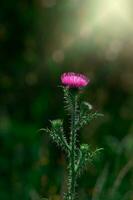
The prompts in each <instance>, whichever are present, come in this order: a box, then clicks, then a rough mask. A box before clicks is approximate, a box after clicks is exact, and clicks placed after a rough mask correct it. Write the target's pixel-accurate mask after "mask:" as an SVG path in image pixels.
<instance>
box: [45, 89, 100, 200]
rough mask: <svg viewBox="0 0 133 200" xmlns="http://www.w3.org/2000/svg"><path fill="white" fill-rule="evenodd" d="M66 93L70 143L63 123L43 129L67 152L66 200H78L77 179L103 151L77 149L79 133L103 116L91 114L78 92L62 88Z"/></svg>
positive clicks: (88, 106)
mask: <svg viewBox="0 0 133 200" xmlns="http://www.w3.org/2000/svg"><path fill="white" fill-rule="evenodd" d="M62 88H63V92H64V101H65V109H66V110H67V111H68V114H69V115H70V121H71V127H70V139H69V141H70V142H69V143H68V142H67V139H66V137H65V134H64V130H63V121H62V120H59V119H58V120H53V121H51V129H48V128H47V129H41V130H44V131H45V132H47V133H48V134H49V135H50V137H51V138H52V140H53V141H54V142H55V143H56V144H57V145H58V146H59V147H61V149H62V150H65V152H66V153H67V156H68V161H69V163H68V181H67V186H68V191H67V192H66V193H65V195H64V199H65V200H75V199H76V191H75V189H76V186H77V178H78V177H79V176H80V175H81V174H82V172H83V171H84V170H85V169H86V167H87V164H88V163H89V162H92V161H93V160H94V158H95V157H96V156H97V154H98V152H100V151H101V150H102V149H96V150H95V151H94V152H93V151H91V150H90V146H89V145H88V144H82V145H80V148H78V147H77V131H78V130H79V129H80V128H82V127H83V126H84V125H86V124H88V123H89V122H90V121H92V120H93V119H95V118H97V117H100V116H103V115H102V114H100V113H97V112H90V110H91V106H90V104H88V103H87V102H81V103H80V102H79V94H78V90H77V91H76V90H75V89H70V88H67V87H62Z"/></svg>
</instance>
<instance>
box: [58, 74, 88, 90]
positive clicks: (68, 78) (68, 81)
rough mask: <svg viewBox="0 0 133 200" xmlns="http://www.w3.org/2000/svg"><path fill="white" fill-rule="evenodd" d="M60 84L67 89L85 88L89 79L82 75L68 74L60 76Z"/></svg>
mask: <svg viewBox="0 0 133 200" xmlns="http://www.w3.org/2000/svg"><path fill="white" fill-rule="evenodd" d="M61 82H62V84H63V85H66V86H69V87H74V88H80V87H85V86H87V85H88V83H89V79H88V78H87V77H86V76H85V75H83V74H78V73H74V72H68V73H64V74H62V76H61Z"/></svg>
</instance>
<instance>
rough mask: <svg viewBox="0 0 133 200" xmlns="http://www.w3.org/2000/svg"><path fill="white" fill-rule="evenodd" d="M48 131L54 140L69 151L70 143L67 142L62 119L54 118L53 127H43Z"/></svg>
mask: <svg viewBox="0 0 133 200" xmlns="http://www.w3.org/2000/svg"><path fill="white" fill-rule="evenodd" d="M41 130H43V131H45V132H46V133H49V135H50V137H51V138H52V140H53V141H54V142H55V143H56V144H57V145H58V146H59V147H61V148H62V149H63V150H65V151H66V152H67V153H69V149H70V148H69V145H68V143H67V140H66V137H65V135H64V131H63V121H62V120H59V119H58V120H53V121H51V129H48V128H47V129H41Z"/></svg>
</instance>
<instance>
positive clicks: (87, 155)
mask: <svg viewBox="0 0 133 200" xmlns="http://www.w3.org/2000/svg"><path fill="white" fill-rule="evenodd" d="M101 150H103V149H102V148H100V149H96V150H95V151H91V149H90V146H89V145H88V144H82V145H81V146H80V149H79V160H78V162H77V165H76V168H75V172H76V174H77V176H80V174H81V173H83V171H84V170H85V169H86V167H87V164H88V163H89V162H92V161H93V160H94V159H95V157H96V156H97V154H98V153H99V152H100V151H101Z"/></svg>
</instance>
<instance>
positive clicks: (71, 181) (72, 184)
mask: <svg viewBox="0 0 133 200" xmlns="http://www.w3.org/2000/svg"><path fill="white" fill-rule="evenodd" d="M76 109H77V97H76V95H75V94H74V96H73V112H72V114H71V115H72V116H71V120H72V121H71V136H70V160H69V188H68V190H69V191H68V195H69V200H74V199H75V187H76V173H75V157H76V127H75V122H76Z"/></svg>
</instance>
